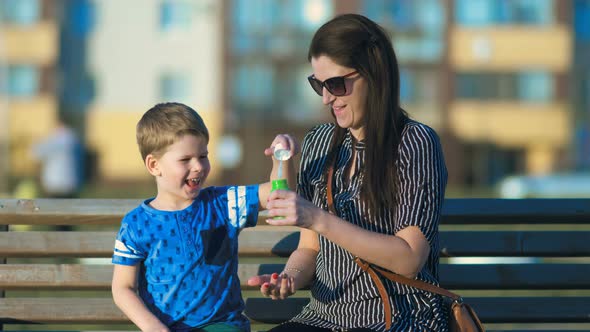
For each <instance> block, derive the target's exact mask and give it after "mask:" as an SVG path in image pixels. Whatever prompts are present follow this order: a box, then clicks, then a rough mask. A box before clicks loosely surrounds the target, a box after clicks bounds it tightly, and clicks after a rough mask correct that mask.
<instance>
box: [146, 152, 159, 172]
mask: <svg viewBox="0 0 590 332" xmlns="http://www.w3.org/2000/svg"><path fill="white" fill-rule="evenodd" d="M145 167H146V168H147V170H148V172H150V174H151V175H153V176H160V175H162V172H161V171H160V165H159V163H158V159H157V158H156V157H154V155H153V154H148V155H147V157H145Z"/></svg>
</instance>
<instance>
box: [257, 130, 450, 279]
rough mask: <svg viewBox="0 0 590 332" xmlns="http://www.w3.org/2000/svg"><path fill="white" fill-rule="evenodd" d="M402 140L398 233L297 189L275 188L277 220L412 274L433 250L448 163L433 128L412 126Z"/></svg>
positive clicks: (272, 209)
mask: <svg viewBox="0 0 590 332" xmlns="http://www.w3.org/2000/svg"><path fill="white" fill-rule="evenodd" d="M407 135H411V138H410V139H407V141H406V143H405V145H403V144H402V146H400V168H399V170H398V171H399V172H400V174H401V175H400V190H401V189H402V188H403V190H401V194H400V195H399V196H400V199H399V202H398V205H397V206H395V207H393V208H392V209H393V210H394V211H396V218H397V220H395V221H392V222H393V223H394V225H392V227H395V235H386V234H380V233H375V232H371V231H368V230H365V229H363V228H361V227H358V226H355V225H353V224H351V223H349V222H348V221H345V220H342V219H340V218H339V217H337V216H334V215H332V214H330V213H328V212H326V211H324V210H322V209H320V208H317V207H315V206H314V205H313V204H312V203H310V202H309V201H307V200H305V199H303V198H301V197H299V196H297V195H295V194H294V193H285V192H277V193H271V195H270V202H269V206H268V208H269V209H270V210H269V215H271V216H285V218H284V219H282V220H274V219H269V220H268V223H270V224H273V225H295V226H299V227H303V228H307V229H310V230H312V231H314V232H316V233H317V234H320V235H322V236H324V237H326V238H327V239H329V240H330V241H332V242H334V243H336V244H337V245H339V246H341V247H342V248H344V249H346V250H348V251H349V252H350V253H352V254H353V255H355V256H358V257H360V258H362V259H364V260H367V261H368V262H371V263H374V264H376V265H379V266H381V267H384V268H386V269H389V270H391V271H394V272H396V273H399V274H402V275H404V276H407V277H410V278H413V277H415V276H416V274H417V273H418V272H420V270H421V269H422V267H423V266H424V264H425V263H426V261H427V259H428V255H429V254H430V250H431V246H430V242H429V241H431V240H432V239H434V237H435V234H436V232H438V221H439V218H440V210H441V206H442V202H443V197H444V187H445V184H446V168H445V166H444V160H443V158H442V150H441V147H440V143H439V142H438V139H437V137H436V134H434V132H433V131H431V130H429V129H425V128H418V129H412V132H411V133H408V134H407Z"/></svg>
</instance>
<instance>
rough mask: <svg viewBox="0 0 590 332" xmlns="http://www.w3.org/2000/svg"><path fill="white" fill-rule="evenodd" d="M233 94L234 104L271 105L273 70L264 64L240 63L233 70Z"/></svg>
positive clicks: (273, 84) (273, 85) (273, 83)
mask: <svg viewBox="0 0 590 332" xmlns="http://www.w3.org/2000/svg"><path fill="white" fill-rule="evenodd" d="M233 74H234V80H233V91H234V92H233V96H234V97H235V98H236V102H237V103H236V105H239V106H241V105H244V106H261V105H272V103H273V95H274V92H275V88H274V87H275V82H274V70H273V68H272V67H271V66H269V65H266V64H242V65H239V66H238V67H237V68H236V69H235V71H234V73H233Z"/></svg>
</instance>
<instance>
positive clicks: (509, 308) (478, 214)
mask: <svg viewBox="0 0 590 332" xmlns="http://www.w3.org/2000/svg"><path fill="white" fill-rule="evenodd" d="M138 203H139V201H138V200H101V199H85V200H55V199H38V200H13V199H2V200H0V225H10V227H9V230H7V231H0V258H2V257H4V258H6V263H5V264H0V290H4V291H5V293H6V294H5V297H4V298H0V323H4V324H11V325H6V326H11V328H21V327H22V328H26V327H27V326H29V325H28V324H37V323H47V324H67V325H66V327H64V329H69V327H71V324H104V325H109V326H110V327H118V326H121V327H125V326H126V325H127V324H129V322H128V320H127V319H126V318H125V316H124V315H123V314H122V313H121V312H120V311H119V310H118V309H117V308H116V307H115V305H114V304H113V302H112V299H111V297H110V281H111V276H112V266H111V265H110V263H109V260H110V257H111V255H112V248H113V243H114V239H115V235H116V230H117V229H118V225H119V223H120V220H121V218H122V216H123V215H124V214H125V213H126V212H127V211H129V210H130V209H132V208H134V207H135V206H137V204H138ZM52 225H74V226H76V231H53V230H43V229H42V228H43V227H47V226H52ZM30 227H32V228H33V229H32V230H31V229H30ZM440 228H441V256H442V257H443V258H442V259H441V267H440V281H441V285H442V286H443V287H446V288H449V289H451V290H455V291H456V292H458V293H459V294H461V295H463V296H464V298H465V301H466V302H468V303H470V304H471V305H472V306H473V307H474V308H475V310H476V311H477V312H478V314H479V316H480V318H481V319H482V321H483V322H484V323H486V325H487V326H488V327H489V328H492V329H494V328H497V329H503V328H504V329H512V330H514V329H518V328H520V327H522V326H524V327H526V325H522V324H549V325H547V326H549V327H552V328H560V327H561V329H565V327H569V326H570V325H571V324H578V325H579V324H589V323H590V277H589V276H590V200H587V199H563V200H559V199H551V200H499V199H447V200H446V201H445V205H444V209H443V220H442V223H441V227H440ZM239 241H240V246H239V255H240V267H239V275H240V280H241V281H242V283H245V281H246V280H247V279H248V278H249V277H250V276H253V275H257V274H261V273H272V272H279V271H281V269H282V266H283V264H284V262H285V260H286V257H288V255H289V254H290V253H291V251H292V250H294V248H295V247H296V245H297V241H298V232H297V229H296V228H292V227H272V226H264V223H263V222H261V224H260V226H257V227H255V228H251V229H246V230H244V231H243V232H242V233H241V234H240V240H239ZM243 289H244V290H243V294H244V296H245V298H246V314H247V315H248V316H249V317H250V319H251V320H252V321H253V323H254V324H255V326H254V328H253V330H256V329H258V328H261V329H264V328H266V327H268V326H269V325H264V324H276V323H278V322H281V321H283V320H285V319H288V318H289V317H291V316H292V315H294V314H295V313H297V312H298V311H299V310H300V309H301V307H302V306H303V305H304V304H305V303H307V302H308V296H309V292H308V291H300V292H298V293H297V294H296V296H295V297H293V298H290V299H288V300H285V301H272V300H270V299H265V298H261V297H260V296H259V292H258V291H257V290H254V289H251V288H249V287H248V286H247V285H243ZM12 324H17V325H12ZM112 324H115V325H112ZM260 324H262V325H260ZM506 324H510V325H506ZM560 324H561V325H560ZM563 324H565V325H563ZM578 325H572V326H574V327H579V326H578ZM507 326H508V327H507ZM584 326H586V325H582V327H584ZM109 329H111V328H109ZM587 329H588V330H590V327H587Z"/></svg>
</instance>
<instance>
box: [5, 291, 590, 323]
mask: <svg viewBox="0 0 590 332" xmlns="http://www.w3.org/2000/svg"><path fill="white" fill-rule="evenodd" d="M465 301H466V302H467V303H469V304H470V305H472V306H473V307H474V309H475V310H476V312H477V313H478V316H479V318H480V319H481V320H482V321H483V322H485V323H527V322H531V323H565V322H570V323H588V322H590V317H589V316H588V312H590V297H510V298H506V297H502V298H495V297H476V298H466V299H465ZM307 302H308V299H306V298H290V299H287V300H284V301H273V300H271V299H266V298H248V299H246V311H245V313H246V315H247V316H248V317H249V318H250V319H251V320H252V321H253V322H255V323H270V324H276V323H280V322H282V321H284V320H286V319H289V318H291V317H293V315H295V314H297V313H298V312H300V310H301V308H302V307H303V306H304V305H305V304H306V303H307ZM0 312H1V313H2V317H0V323H23V324H25V323H53V324H58V323H88V324H102V323H110V324H120V323H127V322H128V320H127V319H126V318H125V316H124V315H123V313H121V312H120V311H119V309H118V308H117V307H116V306H115V304H114V303H113V301H112V299H110V298H94V299H88V298H5V299H0ZM4 317H11V319H10V320H7V319H6V318H4Z"/></svg>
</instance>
